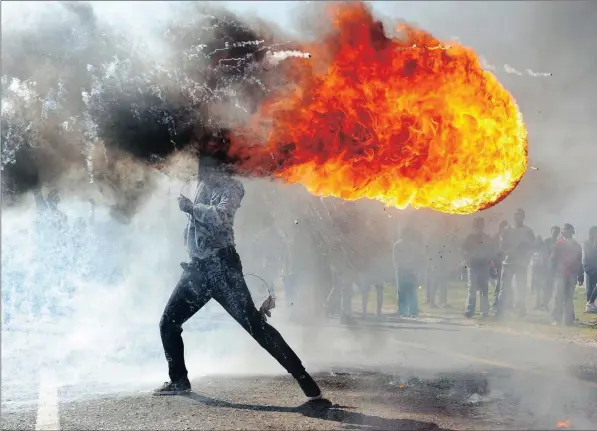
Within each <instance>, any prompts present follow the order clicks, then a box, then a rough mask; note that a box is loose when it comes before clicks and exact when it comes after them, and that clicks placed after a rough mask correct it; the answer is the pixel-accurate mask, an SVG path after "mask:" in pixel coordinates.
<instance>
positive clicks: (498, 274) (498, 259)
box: [491, 220, 508, 312]
mask: <svg viewBox="0 0 597 431" xmlns="http://www.w3.org/2000/svg"><path fill="white" fill-rule="evenodd" d="M507 227H508V222H507V221H506V220H502V221H501V222H500V224H499V226H498V232H497V233H496V234H495V236H494V237H493V238H492V241H493V249H494V250H495V255H494V256H493V259H492V261H491V277H492V278H493V279H494V280H495V289H494V292H493V303H492V304H491V310H492V311H494V312H495V311H496V309H497V301H498V296H499V294H500V286H501V280H502V264H503V261H504V254H503V253H502V250H501V249H500V241H501V238H502V235H503V234H504V231H505V230H506V228H507Z"/></svg>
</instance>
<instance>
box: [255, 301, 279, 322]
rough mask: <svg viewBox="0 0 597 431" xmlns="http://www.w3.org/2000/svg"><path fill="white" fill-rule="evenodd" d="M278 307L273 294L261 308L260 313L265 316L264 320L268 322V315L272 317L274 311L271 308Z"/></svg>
mask: <svg viewBox="0 0 597 431" xmlns="http://www.w3.org/2000/svg"><path fill="white" fill-rule="evenodd" d="M274 308H276V300H275V299H274V298H272V297H271V296H268V297H267V299H266V300H265V301H263V304H261V307H260V308H259V313H261V315H262V316H263V320H265V321H266V322H267V318H268V317H272V313H271V311H270V310H272V309H274Z"/></svg>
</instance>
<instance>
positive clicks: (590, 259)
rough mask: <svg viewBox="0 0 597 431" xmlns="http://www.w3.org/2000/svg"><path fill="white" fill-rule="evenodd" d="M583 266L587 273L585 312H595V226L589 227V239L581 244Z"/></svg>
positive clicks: (596, 257)
mask: <svg viewBox="0 0 597 431" xmlns="http://www.w3.org/2000/svg"><path fill="white" fill-rule="evenodd" d="M583 268H584V270H585V273H586V274H587V277H586V282H587V306H586V308H585V313H597V306H596V305H595V300H596V299H597V226H591V228H590V229H589V239H587V240H586V241H585V242H584V244H583Z"/></svg>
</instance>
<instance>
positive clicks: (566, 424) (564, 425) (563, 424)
mask: <svg viewBox="0 0 597 431" xmlns="http://www.w3.org/2000/svg"><path fill="white" fill-rule="evenodd" d="M556 428H570V421H569V420H567V421H563V422H558V423H557V424H556Z"/></svg>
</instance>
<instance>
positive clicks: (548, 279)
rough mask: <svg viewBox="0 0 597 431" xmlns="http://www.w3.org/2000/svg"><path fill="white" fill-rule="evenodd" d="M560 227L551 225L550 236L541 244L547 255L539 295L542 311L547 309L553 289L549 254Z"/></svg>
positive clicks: (553, 279) (553, 275) (552, 270)
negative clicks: (541, 289)
mask: <svg viewBox="0 0 597 431" xmlns="http://www.w3.org/2000/svg"><path fill="white" fill-rule="evenodd" d="M560 231H561V229H560V227H559V226H552V227H551V236H550V237H549V238H546V239H545V241H543V245H544V247H545V253H546V254H547V256H548V262H547V268H546V269H545V271H546V272H545V283H544V284H543V288H544V290H543V295H542V296H541V304H540V308H541V309H542V310H544V311H549V303H550V302H551V298H552V297H553V291H554V284H555V274H554V268H553V265H552V262H551V261H550V260H549V256H551V255H552V253H553V248H554V246H555V245H556V241H557V240H558V237H559V236H560Z"/></svg>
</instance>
